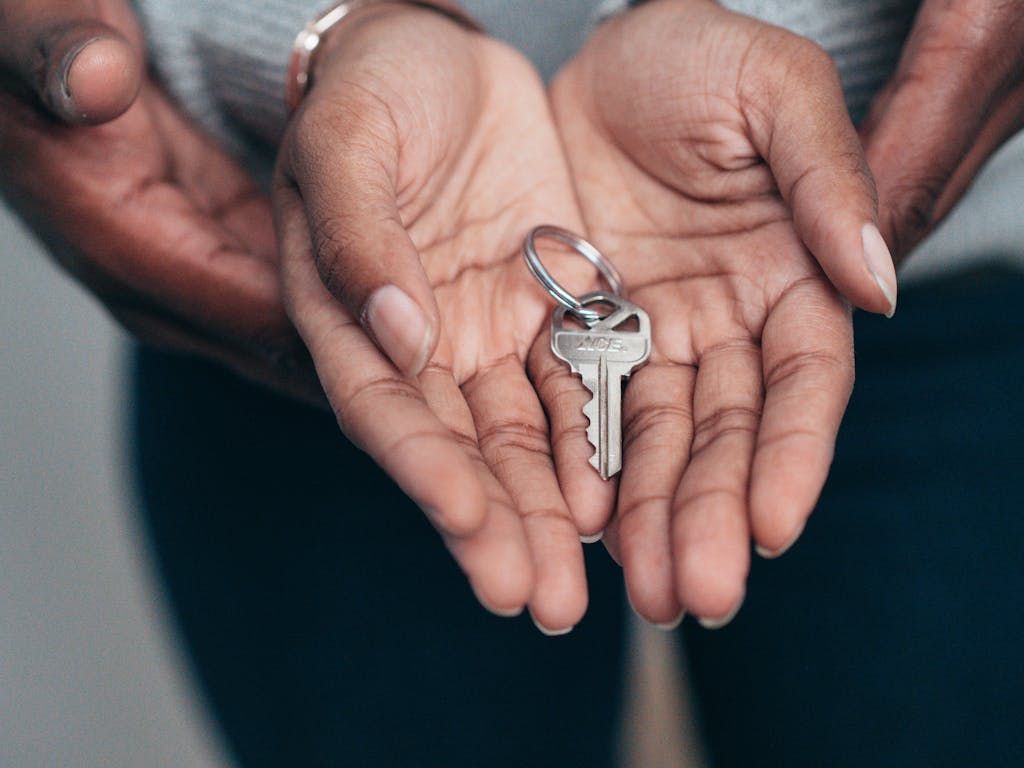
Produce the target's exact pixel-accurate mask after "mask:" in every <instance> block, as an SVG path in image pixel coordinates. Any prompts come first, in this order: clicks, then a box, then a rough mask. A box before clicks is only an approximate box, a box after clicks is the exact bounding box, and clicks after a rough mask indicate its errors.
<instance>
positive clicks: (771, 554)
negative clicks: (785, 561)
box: [754, 523, 806, 560]
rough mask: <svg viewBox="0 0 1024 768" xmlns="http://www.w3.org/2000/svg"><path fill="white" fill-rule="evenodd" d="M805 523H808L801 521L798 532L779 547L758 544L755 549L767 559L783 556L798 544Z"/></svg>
mask: <svg viewBox="0 0 1024 768" xmlns="http://www.w3.org/2000/svg"><path fill="white" fill-rule="evenodd" d="M805 525H806V523H801V524H800V527H799V528H797V529H796V533H794V534H793V537H792V538H791V539H790V540H789V541H787V542H786V543H785V544H783V545H782V546H781V547H779V548H778V549H767V548H766V547H762V546H761V545H760V544H758V545H757V546H755V547H754V551H755V552H757V554H758V555H760V556H761V557H763V558H764V559H765V560H774V559H775V558H777V557H782V556H783V555H784V554H786V553H787V552H789V550H790V549H792V548H793V545H794V544H796V543H797V541H798V540H799V539H800V537H801V536H802V535H803V532H804V526H805Z"/></svg>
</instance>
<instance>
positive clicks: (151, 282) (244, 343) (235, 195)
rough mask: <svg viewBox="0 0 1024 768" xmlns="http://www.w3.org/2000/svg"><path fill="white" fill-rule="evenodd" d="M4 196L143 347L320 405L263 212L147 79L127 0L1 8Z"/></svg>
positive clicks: (264, 206) (4, 3)
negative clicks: (215, 366) (194, 357)
mask: <svg viewBox="0 0 1024 768" xmlns="http://www.w3.org/2000/svg"><path fill="white" fill-rule="evenodd" d="M0 64H2V67H3V81H2V83H3V87H2V88H0V188H2V192H3V195H4V197H5V198H6V199H7V201H8V202H9V203H10V204H11V205H12V207H14V208H15V209H16V210H17V211H18V212H19V213H20V214H21V216H22V217H23V218H25V219H26V221H27V222H28V223H29V224H30V225H32V226H33V228H34V229H35V231H36V233H37V234H38V235H39V236H40V237H41V238H42V239H43V240H44V241H45V242H46V243H47V244H48V245H49V246H50V248H51V250H52V251H53V252H54V254H55V256H56V258H57V259H58V260H59V262H60V263H61V265H62V266H64V267H65V268H66V269H67V270H68V271H69V272H70V273H71V274H72V275H73V276H74V277H76V278H77V279H78V280H79V281H81V282H82V283H83V284H84V285H85V286H86V287H87V288H88V289H89V290H90V291H91V292H92V293H94V294H95V295H96V297H97V298H98V299H99V300H100V301H101V302H103V304H104V305H105V306H106V308H107V309H108V310H109V311H110V312H111V314H113V316H114V317H115V318H117V319H118V320H120V321H121V322H122V324H123V325H125V326H126V327H127V328H128V330H129V331H132V332H133V333H135V334H136V335H137V336H139V337H141V338H142V339H143V340H145V341H148V342H151V343H155V344H158V345H161V346H165V347H170V348H172V349H177V350H182V351H187V352H191V353H197V354H200V355H203V356H206V357H210V358H213V359H216V360H218V361H221V362H223V363H225V364H227V365H229V366H231V367H233V368H235V369H236V370H238V371H240V372H242V373H244V374H246V375H248V376H250V377H253V378H255V379H257V380H259V381H262V382H264V383H266V384H268V385H270V386H273V387H275V388H277V389H279V390H282V391H285V392H288V393H291V394H294V395H296V396H300V397H303V398H305V399H309V400H314V401H317V402H322V398H323V395H322V392H321V391H320V388H319V386H318V384H317V382H316V378H315V376H314V375H313V372H312V366H311V365H310V362H309V359H308V355H307V354H306V352H305V349H304V347H303V346H302V344H301V341H300V340H299V338H298V336H297V334H296V333H295V331H294V329H293V328H292V326H291V323H290V322H289V320H288V317H287V315H286V314H285V312H284V308H283V304H282V302H281V296H280V289H279V286H278V282H277V273H278V270H277V265H276V244H275V242H274V235H273V229H272V218H271V213H270V207H269V202H268V201H267V200H266V199H265V197H264V196H262V195H261V194H260V193H259V191H258V190H257V187H256V185H255V183H254V182H253V180H252V179H250V177H249V175H248V174H247V173H246V172H244V171H243V170H242V169H241V168H239V167H238V166H237V165H236V164H235V163H234V162H233V161H232V160H231V159H230V158H229V157H228V156H227V155H226V154H225V153H224V152H223V151H221V150H220V149H218V148H217V147H216V146H215V144H214V143H213V142H212V141H211V140H210V139H208V138H207V137H205V136H204V135H203V134H202V132H201V131H200V130H198V129H197V128H196V127H195V126H193V125H192V124H191V123H190V122H189V121H188V120H187V119H186V118H185V117H184V116H183V115H182V114H181V113H180V112H179V110H178V109H177V108H176V107H175V106H174V105H172V104H171V103H170V101H169V100H168V99H167V97H166V96H165V95H164V94H163V93H162V92H161V91H160V90H159V88H158V87H157V86H156V85H155V84H154V83H153V82H152V81H151V80H150V79H149V77H148V76H146V75H145V66H144V55H143V43H142V38H141V35H140V33H139V30H138V27H137V25H136V21H135V18H134V16H133V14H132V11H131V9H130V7H129V4H128V3H127V2H124V1H123V0H97V1H88V0H78V1H76V2H66V1H64V0H62V1H61V2H57V1H56V0H46V1H45V2H42V1H40V0H31V1H29V0H0Z"/></svg>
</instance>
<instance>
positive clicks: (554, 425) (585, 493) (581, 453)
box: [528, 333, 616, 542]
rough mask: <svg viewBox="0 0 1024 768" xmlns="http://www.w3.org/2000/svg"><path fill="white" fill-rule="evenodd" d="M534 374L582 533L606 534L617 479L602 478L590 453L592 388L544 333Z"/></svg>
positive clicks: (587, 536)
mask: <svg viewBox="0 0 1024 768" xmlns="http://www.w3.org/2000/svg"><path fill="white" fill-rule="evenodd" d="M528 366H529V371H530V378H531V379H532V381H533V385H534V387H536V391H537V394H538V395H539V396H540V399H541V402H543V403H544V409H545V411H546V412H547V417H548V423H549V425H550V427H549V429H550V432H551V449H552V453H553V455H554V460H555V467H556V470H557V473H558V482H559V485H560V487H561V489H562V493H563V495H564V496H565V499H566V501H567V503H568V505H569V510H570V512H571V514H572V519H573V520H574V521H575V524H576V529H577V531H578V532H579V534H580V536H582V537H583V538H584V540H586V541H588V542H593V541H596V540H597V539H598V538H600V537H601V535H602V533H603V531H604V529H605V527H606V526H607V525H608V521H609V519H610V518H611V515H612V510H613V509H614V507H615V492H616V482H615V480H602V479H601V476H600V475H599V474H598V473H597V472H595V471H594V470H593V468H592V467H591V465H590V458H591V456H593V455H594V446H593V445H591V443H590V441H589V440H588V439H587V425H588V420H587V417H586V416H584V415H583V406H585V405H586V404H587V402H588V401H589V400H590V399H591V397H592V395H591V393H590V391H589V390H588V389H587V388H586V387H584V386H583V383H582V382H581V381H580V377H579V376H576V375H574V374H573V373H572V372H571V371H570V370H569V368H568V366H566V365H565V363H563V362H562V361H560V360H558V359H557V358H555V356H554V355H553V354H552V352H551V340H550V338H549V336H548V334H547V333H542V334H541V335H540V336H539V337H538V339H537V340H536V341H535V342H534V344H533V347H532V348H531V349H530V356H529V360H528Z"/></svg>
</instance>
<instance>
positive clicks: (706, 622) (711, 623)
mask: <svg viewBox="0 0 1024 768" xmlns="http://www.w3.org/2000/svg"><path fill="white" fill-rule="evenodd" d="M742 607H743V598H740V601H739V602H738V603H736V606H735V607H734V608H733V609H732V610H731V611H729V613H727V614H726V615H725V616H722V617H721V618H719V619H698V620H697V621H699V622H700V625H701V626H702V627H704V629H721V628H722V627H724V626H726V625H728V624H729V623H730V622H732V620H733V619H735V618H736V614H737V613H739V612H740V608H742Z"/></svg>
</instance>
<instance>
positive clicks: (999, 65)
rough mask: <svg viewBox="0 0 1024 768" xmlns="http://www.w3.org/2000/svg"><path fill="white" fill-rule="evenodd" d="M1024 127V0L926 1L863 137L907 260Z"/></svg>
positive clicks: (888, 224) (890, 229) (886, 229)
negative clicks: (980, 0) (979, 0)
mask: <svg viewBox="0 0 1024 768" xmlns="http://www.w3.org/2000/svg"><path fill="white" fill-rule="evenodd" d="M1022 128H1024V0H1010V1H1008V2H1000V3H975V2H970V0H925V2H924V3H922V4H921V9H920V10H919V11H918V14H917V20H916V21H915V22H914V29H913V31H912V32H911V34H910V38H909V39H908V40H907V43H906V45H905V46H904V49H903V56H902V58H901V60H900V65H899V68H898V70H897V72H896V74H895V75H894V76H893V78H892V80H891V81H890V82H889V84H888V85H887V86H886V87H885V88H884V89H883V90H882V91H881V93H879V94H878V96H877V97H876V98H875V101H874V103H873V104H872V106H871V112H870V114H869V115H868V119H867V120H866V121H865V123H864V125H863V126H861V134H862V136H863V139H864V147H865V150H866V151H867V157H868V162H869V163H870V164H871V170H872V171H873V173H874V175H875V178H876V179H877V180H878V199H879V206H880V212H881V228H882V233H883V234H884V235H885V238H886V240H887V241H889V242H890V243H892V245H893V251H894V253H895V255H896V257H897V259H902V258H905V257H906V256H907V255H908V254H909V252H910V251H911V250H912V249H913V247H914V246H915V245H917V244H918V243H919V242H920V241H921V240H922V239H923V238H924V237H925V236H926V235H928V233H929V232H931V231H932V229H934V228H935V227H936V226H937V225H938V224H939V222H940V221H942V219H943V217H945V215H946V214H947V213H949V212H950V211H951V210H952V209H953V206H955V205H956V203H957V202H958V201H959V200H960V197H961V196H962V195H963V194H964V192H966V191H967V189H968V187H969V186H970V184H971V182H972V181H973V180H974V177H975V175H976V174H977V173H978V171H979V170H980V169H981V167H982V166H983V165H984V164H985V162H986V161H987V160H988V159H989V157H991V156H992V153H993V152H995V151H996V150H997V149H998V148H999V147H1000V146H1001V145H1002V144H1003V142H1005V141H1006V140H1007V139H1009V138H1010V137H1011V136H1013V135H1014V134H1015V133H1017V132H1018V131H1020V130H1021V129H1022Z"/></svg>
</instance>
